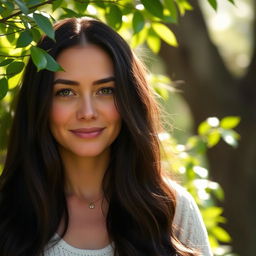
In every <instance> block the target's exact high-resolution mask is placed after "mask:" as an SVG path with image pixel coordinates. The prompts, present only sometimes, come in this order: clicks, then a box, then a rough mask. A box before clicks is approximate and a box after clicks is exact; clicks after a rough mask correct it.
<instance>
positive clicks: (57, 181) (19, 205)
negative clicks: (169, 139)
mask: <svg viewBox="0 0 256 256" xmlns="http://www.w3.org/2000/svg"><path fill="white" fill-rule="evenodd" d="M54 29H55V38H56V41H53V40H52V39H50V38H49V37H47V36H44V37H43V38H42V39H41V41H40V42H39V43H38V47H40V48H42V49H44V50H46V51H47V52H48V53H49V54H50V55H51V56H52V57H53V58H55V59H56V58H57V56H58V55H59V54H60V52H62V51H63V50H64V49H67V48H69V47H72V46H76V45H83V44H87V43H90V44H95V45H97V46H99V47H101V48H102V49H103V50H104V51H106V53H108V54H109V56H110V57H111V59H112V61H113V64H114V75H115V81H116V90H115V102H116V106H117V109H118V111H119V113H120V115H121V117H122V128H121V131H120V134H119V136H118V137H117V139H116V140H115V141H114V143H113V144H112V146H111V147H112V149H111V158H110V163H109V166H108V169H107V170H106V172H105V176H104V182H103V190H104V193H105V196H106V198H107V200H108V203H109V210H108V214H107V217H106V222H107V230H108V234H109V236H110V239H111V240H112V241H113V242H114V244H115V255H119V256H145V255H148V256H150V255H152V256H153V255H154V256H160V255H161V256H167V255H168V256H170V255H181V256H192V255H193V256H194V255H196V253H195V252H194V251H193V250H192V249H190V248H187V247H186V246H185V245H183V244H182V243H181V242H180V241H178V239H177V238H175V236H174V232H173V228H172V222H173V217H174V213H175V204H176V201H175V191H174V190H173V189H172V188H170V187H169V186H167V185H166V183H165V182H164V181H163V178H162V171H161V165H160V144H159V139H158V132H159V123H160V122H159V114H158V112H159V111H158V106H157V104H156V101H155V99H154V97H153V96H152V91H151V88H150V87H149V85H148V83H147V82H146V79H145V71H144V69H143V66H142V65H141V64H140V62H139V61H138V60H137V58H136V57H135V55H134V54H133V53H132V51H131V50H130V47H129V46H128V44H127V43H126V42H125V41H124V40H123V39H122V37H120V36H119V35H118V34H117V33H116V32H115V31H114V30H112V29H111V28H109V27H108V26H107V25H105V24H103V23H102V22H100V21H97V20H95V19H90V18H79V19H76V18H69V19H65V20H62V21H60V22H58V23H56V24H55V26H54ZM53 76H54V73H53V72H51V71H48V70H41V71H39V72H37V69H36V67H35V65H34V64H33V62H32V61H31V59H30V60H29V62H28V65H27V67H26V70H25V74H24V78H23V81H22V85H21V88H20V91H19V96H18V101H17V105H16V111H15V116H14V120H13V125H12V128H11V132H10V139H9V145H8V150H7V157H6V161H5V166H4V169H3V173H2V175H1V177H0V191H1V198H0V254H1V256H13V255H16V256H28V255H41V254H43V251H44V248H45V246H46V245H47V244H48V243H49V241H50V240H51V239H52V237H53V236H54V234H55V232H56V231H57V228H58V226H59V224H60V220H61V218H63V217H64V223H65V225H64V226H65V228H64V230H63V233H62V237H63V236H64V234H65V232H66V231H67V227H68V219H69V216H68V211H67V204H66V199H65V193H64V184H65V182H64V181H65V175H64V168H63V164H62V160H61V157H60V155H59V152H58V147H57V143H56V141H55V139H54V138H53V136H52V134H51V132H50V129H49V113H50V109H51V102H52V90H53Z"/></svg>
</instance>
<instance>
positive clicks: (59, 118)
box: [50, 103, 70, 127]
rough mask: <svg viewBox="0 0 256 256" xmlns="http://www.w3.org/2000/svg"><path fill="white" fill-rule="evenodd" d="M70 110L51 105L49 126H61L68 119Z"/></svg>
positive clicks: (61, 106) (59, 105)
mask: <svg viewBox="0 0 256 256" xmlns="http://www.w3.org/2000/svg"><path fill="white" fill-rule="evenodd" d="M69 112H70V108H67V107H65V106H63V105H61V104H56V103H55V104H53V105H52V109H51V114H50V124H51V126H52V127H53V126H56V125H61V124H63V123H65V122H66V120H67V119H68V116H69Z"/></svg>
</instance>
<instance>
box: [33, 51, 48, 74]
mask: <svg viewBox="0 0 256 256" xmlns="http://www.w3.org/2000/svg"><path fill="white" fill-rule="evenodd" d="M30 51H31V58H32V60H33V62H34V64H35V65H36V66H37V71H40V70H41V69H44V68H46V66H47V58H46V56H45V51H44V50H42V49H40V48H38V47H36V46H32V47H31V49H30Z"/></svg>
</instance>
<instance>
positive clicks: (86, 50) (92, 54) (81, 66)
mask: <svg viewBox="0 0 256 256" xmlns="http://www.w3.org/2000/svg"><path fill="white" fill-rule="evenodd" d="M57 62H58V63H59V64H60V65H61V66H62V67H63V68H64V70H65V71H64V72H63V71H58V72H56V73H55V75H54V76H55V77H59V76H66V75H82V74H83V75H84V76H105V75H113V73H114V68H113V62H112V59H111V58H110V56H109V55H108V54H107V53H106V51H104V50H103V49H102V48H100V47H99V46H97V45H93V44H88V45H83V46H74V47H70V48H68V49H65V50H63V51H62V52H61V53H60V54H59V56H58V57H57Z"/></svg>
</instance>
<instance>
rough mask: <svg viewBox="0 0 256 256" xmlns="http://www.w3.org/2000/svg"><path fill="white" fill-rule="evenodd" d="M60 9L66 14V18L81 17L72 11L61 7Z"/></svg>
mask: <svg viewBox="0 0 256 256" xmlns="http://www.w3.org/2000/svg"><path fill="white" fill-rule="evenodd" d="M62 9H63V10H64V11H65V12H66V14H67V16H66V17H76V18H79V17H81V14H79V13H77V12H75V11H73V10H70V9H69V8H65V7H63V8H62Z"/></svg>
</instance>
